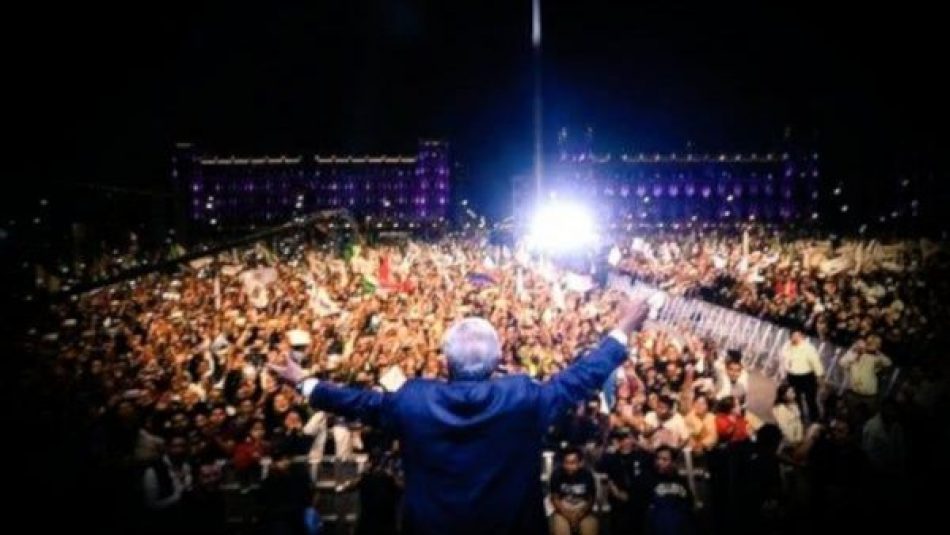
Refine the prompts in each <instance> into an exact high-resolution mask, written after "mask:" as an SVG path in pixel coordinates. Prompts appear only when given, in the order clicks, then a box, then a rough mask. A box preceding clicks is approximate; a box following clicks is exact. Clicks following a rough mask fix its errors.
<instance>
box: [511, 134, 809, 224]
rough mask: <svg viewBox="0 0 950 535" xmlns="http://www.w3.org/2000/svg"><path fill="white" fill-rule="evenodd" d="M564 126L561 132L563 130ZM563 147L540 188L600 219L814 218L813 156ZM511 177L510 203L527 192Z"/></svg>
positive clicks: (794, 152)
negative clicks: (585, 206)
mask: <svg viewBox="0 0 950 535" xmlns="http://www.w3.org/2000/svg"><path fill="white" fill-rule="evenodd" d="M562 132H563V131H562ZM591 137H592V134H591V133H590V132H588V134H587V136H586V138H585V143H586V145H585V146H581V147H571V148H570V149H568V148H567V147H566V143H565V142H564V140H565V138H566V136H565V134H563V133H562V135H561V136H560V137H559V139H558V141H559V143H558V146H559V148H560V149H561V150H560V151H559V154H558V155H557V157H556V158H555V159H554V161H551V162H549V163H548V165H547V166H546V169H547V173H546V176H545V183H544V191H545V192H546V194H548V195H550V194H552V193H553V194H554V195H556V196H558V197H561V198H571V199H575V200H579V201H581V202H584V203H585V204H588V205H590V206H596V207H598V209H597V213H598V215H599V216H601V217H603V218H604V219H605V220H606V219H617V218H627V217H629V218H630V219H632V220H635V221H636V220H639V221H643V222H647V223H656V222H689V221H704V222H730V221H735V222H738V221H774V222H787V221H793V220H799V221H803V220H805V221H810V220H814V219H818V218H819V217H820V215H819V214H818V206H819V203H818V201H819V198H818V195H819V187H818V185H819V183H820V176H819V175H820V174H819V155H818V153H817V152H811V151H802V150H794V149H792V148H786V149H783V150H779V151H774V152H764V153H743V154H736V153H728V154H726V153H714V154H710V153H697V152H695V151H694V152H685V153H669V152H667V153H662V154H661V153H637V154H596V153H594V152H593V151H592V150H591V148H590V141H591V140H590V138H591ZM530 193H531V186H530V185H527V184H525V185H522V184H518V183H516V191H515V198H516V200H515V202H516V203H518V204H523V202H526V201H525V200H523V201H518V200H517V199H518V198H519V197H525V198H526V199H528V198H531V197H533V195H531V194H530Z"/></svg>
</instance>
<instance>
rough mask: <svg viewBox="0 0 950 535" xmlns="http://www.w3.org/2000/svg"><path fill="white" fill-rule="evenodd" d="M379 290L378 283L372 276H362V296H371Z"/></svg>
mask: <svg viewBox="0 0 950 535" xmlns="http://www.w3.org/2000/svg"><path fill="white" fill-rule="evenodd" d="M378 288H379V281H377V280H376V277H373V276H372V275H366V274H363V275H362V276H361V280H360V291H361V292H363V294H364V295H373V294H375V293H376V291H377V289H378Z"/></svg>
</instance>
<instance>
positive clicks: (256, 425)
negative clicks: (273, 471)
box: [234, 420, 270, 476]
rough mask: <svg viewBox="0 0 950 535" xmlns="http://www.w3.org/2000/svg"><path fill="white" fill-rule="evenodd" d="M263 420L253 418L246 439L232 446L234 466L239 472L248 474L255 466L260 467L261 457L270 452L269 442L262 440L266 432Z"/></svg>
mask: <svg viewBox="0 0 950 535" xmlns="http://www.w3.org/2000/svg"><path fill="white" fill-rule="evenodd" d="M266 429H267V427H266V425H265V424H264V420H254V422H253V423H252V424H251V428H250V430H249V431H248V432H247V439H245V440H244V442H241V443H240V444H238V445H237V446H235V448H234V468H235V469H236V470H237V471H238V473H239V474H242V475H245V476H250V475H251V474H252V473H253V470H254V469H255V468H260V463H261V459H263V458H264V457H265V456H267V455H269V454H270V443H269V442H267V441H266V440H264V436H265V434H266Z"/></svg>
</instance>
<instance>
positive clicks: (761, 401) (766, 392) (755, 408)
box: [746, 371, 777, 422]
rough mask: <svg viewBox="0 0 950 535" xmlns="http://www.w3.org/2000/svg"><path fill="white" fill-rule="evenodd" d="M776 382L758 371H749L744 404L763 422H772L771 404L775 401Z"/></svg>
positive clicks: (773, 419)
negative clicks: (747, 389)
mask: <svg viewBox="0 0 950 535" xmlns="http://www.w3.org/2000/svg"><path fill="white" fill-rule="evenodd" d="M776 386H777V385H776V384H775V382H774V381H772V380H771V379H769V378H767V377H765V376H764V375H762V374H761V373H759V372H755V371H750V372H749V395H748V398H747V399H746V406H747V407H748V409H749V410H750V411H752V412H753V413H754V414H755V415H756V416H758V417H759V418H761V419H762V420H763V421H765V422H774V421H775V418H773V417H772V404H773V403H774V402H775V388H776Z"/></svg>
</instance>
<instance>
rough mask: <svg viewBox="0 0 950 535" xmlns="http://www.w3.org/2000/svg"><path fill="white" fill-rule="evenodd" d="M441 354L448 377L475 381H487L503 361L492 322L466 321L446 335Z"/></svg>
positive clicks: (471, 319) (453, 326)
mask: <svg viewBox="0 0 950 535" xmlns="http://www.w3.org/2000/svg"><path fill="white" fill-rule="evenodd" d="M442 352H443V353H444V354H445V360H446V363H447V364H448V369H449V377H451V378H452V379H455V380H463V381H472V380H482V379H488V378H489V377H490V376H491V373H492V371H493V370H494V369H495V367H496V366H497V365H498V360H499V358H501V343H500V342H499V340H498V333H497V332H495V328H494V327H492V325H491V323H488V321H486V320H485V319H483V318H465V319H463V320H461V321H458V322H456V323H455V324H454V325H452V327H450V328H449V330H448V332H447V333H445V338H444V339H443V342H442Z"/></svg>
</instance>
